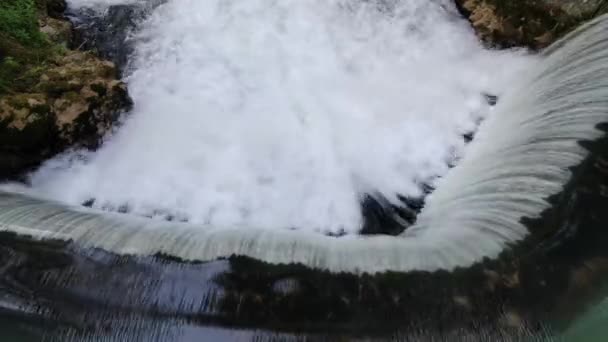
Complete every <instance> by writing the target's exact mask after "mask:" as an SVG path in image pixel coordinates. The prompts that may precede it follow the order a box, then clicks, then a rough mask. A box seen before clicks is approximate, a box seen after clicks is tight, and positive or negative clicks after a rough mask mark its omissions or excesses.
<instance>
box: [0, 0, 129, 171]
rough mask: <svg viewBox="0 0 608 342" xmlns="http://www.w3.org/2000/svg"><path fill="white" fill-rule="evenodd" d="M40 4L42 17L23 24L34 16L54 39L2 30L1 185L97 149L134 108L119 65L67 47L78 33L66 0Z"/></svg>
mask: <svg viewBox="0 0 608 342" xmlns="http://www.w3.org/2000/svg"><path fill="white" fill-rule="evenodd" d="M24 1H34V0H24ZM32 3H33V2H32ZM35 4H36V8H37V12H35V13H31V15H30V16H29V17H26V16H25V17H24V19H23V20H24V21H25V20H28V21H34V22H35V20H34V19H35V18H36V17H37V19H38V24H39V25H38V26H39V29H40V31H41V32H42V33H44V34H45V35H46V37H48V38H49V39H48V41H50V42H48V41H47V40H46V38H44V41H43V43H36V44H35V43H30V45H27V44H28V42H27V41H20V40H17V39H15V38H14V37H10V36H9V35H6V34H4V32H3V31H2V30H1V29H0V181H1V180H6V179H18V178H19V177H20V176H21V175H22V174H23V173H24V172H26V171H28V170H30V169H32V168H34V167H37V166H38V165H39V164H40V163H42V162H43V161H44V160H46V159H48V158H50V157H52V156H54V155H55V154H57V153H60V152H62V151H64V150H65V149H67V148H72V147H76V148H81V147H84V148H89V149H94V148H97V147H98V145H99V143H100V141H101V138H102V137H103V135H104V134H105V133H106V132H107V131H108V130H109V129H110V128H111V127H112V125H113V124H114V123H115V122H116V120H117V119H118V116H119V115H120V114H121V113H122V112H124V111H125V110H128V109H130V107H131V105H132V102H131V99H130V97H129V95H128V93H127V87H126V85H125V84H124V83H123V82H121V81H120V80H119V79H118V71H117V68H116V66H115V64H114V63H112V62H110V61H104V60H101V59H99V58H98V57H96V56H95V55H93V54H92V53H89V52H83V51H69V50H67V47H68V46H70V45H72V40H73V36H72V24H71V23H70V22H69V21H67V20H66V19H65V17H64V16H63V11H65V10H66V3H65V1H64V0H35ZM33 30H36V27H35V26H34V27H33ZM2 77H4V79H3V78H2ZM7 80H8V81H7ZM2 81H5V82H2Z"/></svg>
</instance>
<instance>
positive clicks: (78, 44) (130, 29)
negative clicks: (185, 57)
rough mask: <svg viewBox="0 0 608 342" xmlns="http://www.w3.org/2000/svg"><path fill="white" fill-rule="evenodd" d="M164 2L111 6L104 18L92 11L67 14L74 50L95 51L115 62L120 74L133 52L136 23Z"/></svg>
mask: <svg viewBox="0 0 608 342" xmlns="http://www.w3.org/2000/svg"><path fill="white" fill-rule="evenodd" d="M164 2H166V0H148V1H145V2H137V3H132V4H127V5H113V6H110V7H109V8H108V9H107V10H106V11H105V12H104V14H103V15H99V13H98V12H96V11H95V10H91V9H81V10H77V11H73V12H71V13H69V16H70V18H71V19H72V20H73V22H74V24H75V25H74V26H75V27H74V39H73V46H72V47H73V48H75V49H84V50H91V51H96V52H97V53H98V55H99V56H100V57H101V58H104V59H108V60H110V61H112V62H114V63H115V64H116V65H117V67H118V69H119V70H120V71H123V70H125V69H126V67H127V62H128V58H129V56H130V55H131V54H132V53H133V43H134V41H133V39H130V37H131V36H132V34H133V33H134V32H135V31H136V27H137V24H138V23H139V22H141V21H142V20H144V19H145V18H146V17H148V16H149V15H150V14H151V13H152V11H153V10H154V9H155V8H156V7H158V6H160V5H161V4H163V3H164Z"/></svg>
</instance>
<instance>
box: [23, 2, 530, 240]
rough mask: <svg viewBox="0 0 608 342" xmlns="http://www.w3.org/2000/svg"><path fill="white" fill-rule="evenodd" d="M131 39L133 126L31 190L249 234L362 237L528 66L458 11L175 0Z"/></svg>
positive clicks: (458, 151)
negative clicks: (482, 36) (494, 46)
mask: <svg viewBox="0 0 608 342" xmlns="http://www.w3.org/2000/svg"><path fill="white" fill-rule="evenodd" d="M116 3H117V1H102V0H72V1H71V5H72V6H73V7H76V8H78V7H83V6H86V7H89V6H92V7H94V8H98V9H100V10H103V8H104V6H107V5H111V4H116ZM133 40H134V42H135V51H136V54H135V56H133V58H132V59H133V61H132V64H131V68H130V70H131V72H130V74H129V75H128V77H127V80H128V84H129V90H130V92H131V94H132V96H133V98H134V100H135V109H134V110H133V112H132V113H130V115H129V117H128V119H127V120H126V123H125V124H124V126H123V127H121V128H120V129H119V130H118V132H117V134H116V135H114V136H111V137H108V139H107V141H106V142H105V144H104V146H103V147H102V148H101V149H100V150H99V151H97V152H95V153H92V154H86V153H81V154H78V153H77V154H68V155H65V156H62V157H59V158H56V159H55V160H53V161H51V162H48V163H47V164H46V165H45V166H44V167H43V168H42V169H41V170H39V171H38V172H36V173H35V174H33V175H32V179H31V180H32V186H33V188H34V190H35V191H36V192H37V193H38V194H39V195H43V196H46V197H49V198H52V199H55V200H59V201H63V202H66V203H69V204H75V205H79V204H81V203H84V202H87V201H90V200H93V199H94V202H93V203H94V204H93V206H94V207H96V208H98V209H106V210H127V211H129V212H131V213H134V214H139V215H144V216H161V217H164V218H166V217H171V218H174V219H179V220H188V221H189V222H191V223H195V224H199V225H202V226H209V227H222V226H224V227H234V226H239V227H242V229H247V227H265V228H267V229H293V228H295V229H302V230H311V231H320V232H331V233H344V232H345V233H355V232H357V231H358V230H359V229H360V228H361V224H362V215H361V204H360V202H361V200H362V197H363V196H364V195H365V194H375V193H379V194H381V195H383V196H384V197H386V198H387V199H388V200H389V201H391V202H392V203H394V204H397V205H398V204H399V203H400V202H399V200H398V198H397V195H403V196H405V197H413V198H416V197H420V196H422V189H421V186H422V184H424V183H433V182H434V179H435V178H436V177H438V176H443V175H444V174H445V173H446V172H447V171H448V165H449V164H451V163H453V162H454V161H455V160H457V159H458V158H460V157H462V155H463V152H464V146H465V144H464V140H463V135H464V134H467V133H470V132H472V131H474V130H475V128H476V125H477V124H478V122H479V121H480V120H481V119H482V118H483V117H485V116H486V115H487V114H488V113H489V111H490V106H489V105H488V103H487V101H486V99H484V96H483V94H484V93H492V94H501V93H503V91H504V90H505V89H506V88H507V87H508V86H509V85H510V84H511V82H510V79H511V78H513V77H516V71H518V70H520V69H522V68H523V67H524V65H526V64H528V61H529V59H528V58H526V57H523V53H515V52H497V51H488V50H485V49H483V48H482V46H481V45H480V44H479V42H478V41H477V38H476V37H475V36H474V34H473V32H472V30H471V29H470V28H469V26H468V23H467V22H466V21H465V20H463V19H462V18H460V17H459V15H458V14H457V12H456V10H455V9H454V5H453V3H452V1H449V0H442V1H428V0H414V1H401V2H398V1H397V2H395V1H360V0H329V1H328V0H282V1H270V0H210V1H199V0H182V1H177V0H175V1H168V2H167V3H165V4H164V5H162V6H160V7H159V8H157V9H156V10H155V11H154V13H153V14H152V16H151V17H150V18H149V19H148V20H146V21H145V22H144V23H142V24H141V27H140V28H139V30H138V32H137V33H136V34H135V36H134V37H133ZM510 76H511V77H510Z"/></svg>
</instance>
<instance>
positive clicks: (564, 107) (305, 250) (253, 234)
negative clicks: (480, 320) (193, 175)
mask: <svg viewBox="0 0 608 342" xmlns="http://www.w3.org/2000/svg"><path fill="white" fill-rule="evenodd" d="M607 33H608V16H604V17H601V18H599V19H597V20H595V21H593V22H592V23H590V24H589V25H587V26H585V27H584V28H582V29H581V30H580V31H577V32H575V33H574V34H573V35H570V36H569V37H567V38H565V40H564V41H563V42H561V43H558V44H557V45H556V47H555V48H552V49H550V50H549V51H547V52H546V53H545V54H543V56H542V60H540V61H539V63H537V64H535V65H534V67H533V68H530V69H529V70H528V72H527V73H526V74H525V75H523V76H520V78H519V79H518V81H517V83H514V84H513V85H512V89H511V91H509V92H507V93H505V94H504V96H503V97H502V98H501V101H500V102H499V104H498V105H497V107H496V110H495V113H494V114H493V115H492V116H491V117H490V118H489V119H488V120H486V121H485V122H484V123H483V124H482V126H481V127H480V130H479V133H478V135H477V138H476V140H474V141H473V143H472V144H471V146H470V148H469V149H467V151H466V154H465V156H464V158H463V159H462V160H461V162H460V163H459V164H458V165H457V166H456V167H455V168H454V169H453V170H451V171H450V172H448V174H447V176H446V177H445V178H443V179H442V180H441V181H440V182H439V184H438V188H437V190H436V191H435V192H434V193H433V194H432V195H431V196H430V198H429V200H428V204H427V206H426V207H425V208H424V209H423V210H422V212H421V215H420V217H419V222H418V223H417V224H416V225H415V226H414V227H412V228H411V229H408V230H406V231H405V233H404V234H402V235H400V236H398V237H387V236H374V237H361V236H356V235H349V236H346V237H342V238H332V237H329V236H325V235H322V234H317V233H315V232H312V231H309V230H305V229H302V230H296V231H290V230H285V229H273V227H267V226H256V225H242V224H236V225H217V226H215V225H214V226H209V225H205V224H180V223H171V222H163V221H155V220H146V219H142V218H135V217H131V216H129V215H118V214H108V213H101V212H98V211H95V210H89V209H84V208H77V207H68V206H66V205H64V204H59V203H57V202H54V201H48V200H40V199H35V198H34V197H35V196H38V195H40V194H41V193H40V192H38V191H37V189H19V188H14V187H13V188H12V190H13V193H0V230H6V231H13V232H17V233H20V234H28V235H31V236H34V237H36V238H59V239H65V240H68V239H72V240H74V241H76V242H77V243H78V244H79V245H81V246H85V247H99V248H103V249H105V250H109V251H113V252H116V253H121V254H141V255H149V254H156V253H159V252H160V253H165V254H168V255H171V256H176V257H181V258H184V259H187V260H199V261H206V260H214V259H216V258H219V257H228V256H230V255H233V254H236V255H246V256H250V257H253V258H256V259H259V260H262V261H266V262H270V263H302V264H304V265H306V266H309V267H314V268H320V269H327V270H330V271H334V272H355V273H362V272H368V273H373V272H382V271H403V272H405V271H411V270H428V271H433V270H438V269H444V270H453V269H454V268H456V267H466V266H469V265H471V264H473V263H475V262H477V261H480V260H482V259H483V258H485V257H489V258H492V257H496V256H497V255H498V254H499V253H500V252H501V251H503V250H504V248H505V247H506V245H507V244H509V243H514V242H516V241H518V240H520V239H522V238H524V237H525V236H526V234H528V231H527V229H526V227H525V226H524V225H522V224H521V222H520V219H521V218H522V217H535V216H538V215H539V214H540V213H541V212H542V211H543V210H544V209H547V208H548V207H549V206H550V204H549V203H547V202H546V201H545V199H546V198H547V197H548V196H550V195H553V194H556V193H558V192H559V191H560V190H561V189H562V188H563V185H564V183H565V182H566V181H567V180H568V179H569V178H570V176H571V172H570V170H569V168H570V167H572V166H574V165H577V164H579V163H580V162H581V161H582V160H583V159H584V158H585V157H586V156H587V155H588V152H587V151H586V150H584V149H583V148H582V147H581V146H580V145H579V144H578V142H579V141H581V140H593V139H596V138H598V137H600V136H601V135H602V132H600V131H599V130H597V129H596V125H597V124H598V123H602V122H608V100H607V99H608V34H607ZM161 84H162V82H161ZM151 88H154V87H151ZM142 91H143V90H142ZM136 117H137V116H136ZM136 117H134V120H132V121H131V122H135V118H136ZM125 131H128V130H125ZM119 139H128V137H124V136H123V137H122V138H120V137H118V138H117V139H116V140H114V141H115V142H116V141H120V140H119ZM127 147H128V146H125V148H127ZM165 148H166V149H167V153H168V152H170V151H171V150H170V148H169V146H165ZM106 151H109V149H108V150H106ZM102 152H103V151H102ZM146 152H147V151H146ZM106 153H107V152H106ZM134 157H135V155H134ZM94 163H95V161H94V160H93V164H94ZM89 165H91V164H89ZM81 167H82V168H83V169H86V168H88V167H90V166H81ZM108 167H109V168H110V169H111V168H112V167H113V166H112V165H108ZM74 175H75V176H74V179H76V180H79V181H82V179H83V178H82V177H78V173H77V172H76V173H74ZM62 184H64V185H65V184H67V183H62ZM151 186H152V187H154V186H155V185H154V184H152V183H151ZM15 192H24V193H25V194H26V195H23V194H16V193H15ZM31 192H33V194H34V195H33V196H32V195H31Z"/></svg>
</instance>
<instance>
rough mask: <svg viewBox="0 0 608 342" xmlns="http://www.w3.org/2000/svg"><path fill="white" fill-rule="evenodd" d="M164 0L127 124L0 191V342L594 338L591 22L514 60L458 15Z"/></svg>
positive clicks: (599, 232) (336, 4)
mask: <svg viewBox="0 0 608 342" xmlns="http://www.w3.org/2000/svg"><path fill="white" fill-rule="evenodd" d="M159 2H162V1H153V3H154V5H153V6H150V8H148V9H149V10H150V11H149V13H151V15H150V17H148V18H147V19H145V20H142V22H141V23H140V24H139V25H138V27H137V28H136V29H135V30H134V31H133V32H132V33H131V35H130V38H129V39H130V44H133V47H134V49H133V51H134V52H135V53H134V55H133V56H132V58H131V60H130V64H129V66H128V67H127V68H126V69H125V70H126V80H127V81H128V83H129V89H130V91H131V94H132V95H133V97H134V100H135V108H134V110H133V112H131V113H129V114H128V115H127V116H126V117H125V122H124V124H123V125H122V126H120V127H119V128H118V130H117V131H116V132H114V134H113V135H110V136H108V137H107V139H106V141H105V143H104V145H103V147H102V148H101V149H100V150H99V151H96V152H84V151H72V152H68V153H66V154H65V155H63V156H60V157H58V158H56V159H54V160H52V161H49V162H48V163H46V164H45V165H44V166H43V167H42V168H41V169H40V170H38V171H37V172H35V173H34V174H32V175H31V183H32V184H31V187H27V188H26V187H23V186H11V185H9V186H6V185H5V186H3V188H2V191H1V192H0V242H1V244H0V260H2V265H1V267H0V272H1V277H0V327H1V330H2V331H3V333H5V334H8V335H7V336H3V338H6V337H8V338H11V339H16V338H18V337H22V338H24V339H30V340H41V339H42V340H47V341H89V340H90V341H99V340H104V341H105V340H107V341H140V340H141V341H151V340H163V341H164V340H170V341H199V340H207V339H213V340H243V341H245V340H256V341H277V340H293V341H296V340H357V339H361V340H368V339H370V340H376V339H377V340H386V339H392V340H397V341H401V340H404V341H411V340H416V341H417V340H433V341H442V340H447V341H455V340H465V341H487V340H490V341H498V340H522V339H523V338H524V337H537V338H538V339H540V340H544V339H545V338H546V339H550V338H552V337H553V336H554V335H555V330H554V329H557V330H562V331H563V330H566V331H565V333H564V334H563V336H565V337H564V338H565V339H566V340H577V341H578V340H582V339H583V338H591V339H595V338H597V340H598V341H601V340H603V338H604V336H605V331H604V330H605V329H603V328H602V326H603V324H604V322H605V317H606V314H605V313H606V310H605V308H606V302H603V303H600V305H599V306H597V307H595V308H593V309H591V310H590V311H588V314H586V315H582V316H580V317H578V318H580V319H578V320H577V316H579V314H580V313H581V312H583V311H585V309H589V308H590V306H588V304H589V303H591V302H597V298H602V297H603V296H604V295H605V291H602V289H603V288H604V287H605V285H606V284H607V282H606V279H605V278H606V277H605V273H606V270H607V269H608V261H607V260H608V252H607V251H606V248H605V246H606V244H608V233H606V230H605V229H603V228H604V227H605V226H606V224H607V223H608V212H606V210H605V208H606V206H608V195H607V193H606V191H605V189H606V187H608V177H606V175H607V174H608V137H606V136H605V135H604V134H603V133H602V131H601V130H602V129H603V130H604V131H606V130H607V127H606V123H607V122H608V101H606V99H607V98H608V68H607V67H606V65H608V36H607V35H606V32H608V17H604V18H600V19H598V20H596V21H593V22H592V23H590V24H588V25H587V26H586V27H584V28H583V29H581V30H579V31H577V32H575V33H574V34H572V35H570V36H569V37H568V38H566V39H565V40H563V41H562V42H561V43H558V44H556V45H555V46H554V47H552V48H550V49H548V50H547V51H545V52H544V53H542V54H540V55H539V56H538V57H537V58H533V57H530V56H526V55H525V54H524V53H522V52H515V51H506V52H498V51H490V50H486V49H483V48H482V47H481V46H480V44H479V43H478V41H477V39H476V38H475V36H474V35H473V33H472V31H471V29H470V28H469V26H468V24H467V23H466V22H465V21H464V20H463V19H461V18H460V17H459V16H458V14H457V13H456V11H455V9H454V7H453V4H452V1H451V0H436V1H427V0H409V1H405V0H404V1H390V0H383V1H380V0H377V1H363V0H327V1H322V0H207V1H202V0H169V1H167V2H165V3H164V4H162V5H160V6H158V7H156V6H157V5H158V3H159ZM132 3H139V4H140V5H143V6H147V5H148V4H150V2H146V1H143V0H142V1H138V0H131V1H129V0H72V1H71V6H72V7H73V10H74V11H76V12H78V11H79V10H82V9H84V8H88V9H90V10H88V11H87V12H86V13H89V14H90V13H97V15H104V13H105V11H106V9H107V8H108V6H110V5H116V4H132ZM484 94H494V95H498V96H499V103H498V105H496V107H491V106H490V104H488V101H487V99H486V98H485V97H484ZM481 121H482V123H481V124H480V122H481ZM602 124H603V125H602ZM475 131H476V135H475V139H474V141H473V142H472V143H471V144H470V145H466V146H465V141H464V139H463V136H464V135H467V134H470V133H472V132H475ZM581 141H585V142H584V143H581ZM452 165H455V166H454V167H453V168H452V169H449V166H452ZM448 169H449V170H448ZM424 184H426V185H433V186H436V190H435V191H434V192H433V193H432V194H430V195H429V196H428V198H427V201H426V205H425V207H424V208H423V209H422V211H421V212H420V215H419V217H418V220H417V222H416V223H415V224H414V225H413V226H408V227H407V229H406V230H405V232H403V233H401V234H399V235H398V236H395V237H389V236H367V237H362V236H359V235H357V234H353V233H356V232H357V231H358V230H359V228H360V227H361V225H362V222H363V219H364V218H363V217H362V212H361V201H362V198H363V197H364V195H365V194H371V195H373V196H376V197H377V198H383V199H386V200H388V201H389V202H391V203H392V204H393V205H396V206H399V205H401V204H402V203H400V201H401V199H400V198H399V197H398V195H400V196H404V197H408V198H419V197H421V196H422V195H423V192H424V191H423V189H422V188H423V187H424V186H425V185H424ZM554 195H557V196H554ZM83 203H86V204H87V205H86V206H92V207H94V208H85V206H82V204H83ZM99 209H104V210H106V211H119V212H130V213H134V214H137V215H123V214H117V213H104V212H101V211H100V210H99ZM138 216H152V217H154V216H158V217H159V218H164V219H168V218H170V219H171V221H176V220H177V221H188V222H168V221H169V220H162V219H159V220H151V219H147V218H143V217H138ZM286 228H287V229H286ZM319 232H326V233H327V232H329V233H340V234H341V233H346V236H342V237H335V236H329V235H325V234H319ZM17 234H20V235H17ZM334 235H335V234H334ZM522 240H523V241H522ZM502 252H504V253H502ZM501 253H502V254H501ZM412 271H415V272H412ZM420 271H424V272H420ZM433 271H438V272H433ZM7 318H8V320H6V322H8V323H5V322H4V321H5V319H7ZM573 321H574V322H575V323H574V324H572V325H571V327H570V329H564V327H565V326H566V325H568V323H571V322H573ZM564 323H565V324H564ZM234 329H240V330H234Z"/></svg>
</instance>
